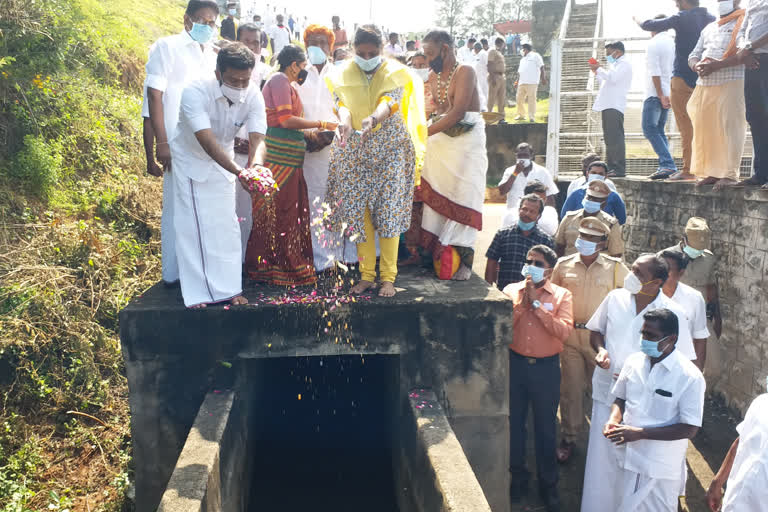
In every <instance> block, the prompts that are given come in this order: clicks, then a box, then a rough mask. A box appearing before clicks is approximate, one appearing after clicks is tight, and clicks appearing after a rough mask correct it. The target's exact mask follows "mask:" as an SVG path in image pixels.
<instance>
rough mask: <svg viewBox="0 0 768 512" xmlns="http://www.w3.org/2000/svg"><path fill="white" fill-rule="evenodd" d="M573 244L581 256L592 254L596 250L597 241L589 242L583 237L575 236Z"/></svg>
mask: <svg viewBox="0 0 768 512" xmlns="http://www.w3.org/2000/svg"><path fill="white" fill-rule="evenodd" d="M575 245H576V250H577V251H579V254H581V255H582V256H592V255H593V254H595V253H596V252H597V242H590V241H589V240H584V239H583V238H577V239H576V243H575Z"/></svg>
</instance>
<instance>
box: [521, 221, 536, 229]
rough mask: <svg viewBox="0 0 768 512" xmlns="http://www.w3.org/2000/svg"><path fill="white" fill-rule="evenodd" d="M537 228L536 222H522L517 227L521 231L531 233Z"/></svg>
mask: <svg viewBox="0 0 768 512" xmlns="http://www.w3.org/2000/svg"><path fill="white" fill-rule="evenodd" d="M534 226H536V221H535V220H534V221H533V222H523V221H522V220H518V221H517V227H519V228H520V230H521V231H530V230H532V229H533V228H534Z"/></svg>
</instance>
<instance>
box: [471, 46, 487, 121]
mask: <svg viewBox="0 0 768 512" xmlns="http://www.w3.org/2000/svg"><path fill="white" fill-rule="evenodd" d="M474 53H475V64H474V66H475V74H476V75H477V92H478V93H479V95H480V112H486V111H487V110H488V52H487V51H485V50H483V45H482V44H481V43H475V52H474Z"/></svg>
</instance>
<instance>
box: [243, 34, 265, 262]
mask: <svg viewBox="0 0 768 512" xmlns="http://www.w3.org/2000/svg"><path fill="white" fill-rule="evenodd" d="M237 40H238V41H239V42H241V43H243V44H244V45H245V46H246V47H247V48H248V49H249V50H251V51H252V52H253V54H254V55H255V56H256V65H255V66H254V67H253V71H252V72H251V83H252V84H253V85H254V86H256V87H258V88H259V89H261V84H262V83H263V82H264V81H265V80H266V79H267V78H268V77H269V74H270V72H271V71H272V68H271V67H270V66H268V65H267V64H265V63H263V62H261V58H260V56H261V50H262V47H261V41H262V31H261V29H260V28H259V26H258V25H256V24H254V23H246V24H243V25H240V26H239V27H237ZM264 151H265V148H264V147H263V146H262V147H259V148H256V154H257V155H259V161H261V160H263V154H264ZM249 155H250V147H249V142H248V132H247V130H246V127H245V126H242V127H240V131H239V132H237V136H236V137H235V163H236V164H237V165H239V166H241V167H245V166H246V165H247V164H248V156H249ZM235 189H236V193H235V194H236V205H235V211H236V213H237V218H238V220H239V222H240V242H241V247H242V254H243V256H242V258H243V262H245V249H246V246H247V245H248V239H249V238H250V237H251V229H252V228H253V203H252V201H251V194H250V192H249V191H247V190H245V188H244V187H235Z"/></svg>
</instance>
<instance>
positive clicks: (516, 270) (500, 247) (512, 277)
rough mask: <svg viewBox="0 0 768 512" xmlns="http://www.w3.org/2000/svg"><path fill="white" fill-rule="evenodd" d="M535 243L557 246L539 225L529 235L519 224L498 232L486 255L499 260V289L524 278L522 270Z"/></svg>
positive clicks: (551, 246)
mask: <svg viewBox="0 0 768 512" xmlns="http://www.w3.org/2000/svg"><path fill="white" fill-rule="evenodd" d="M534 245H546V246H547V247H550V248H552V249H554V248H555V243H554V242H553V241H552V237H550V236H549V235H546V234H544V233H543V232H542V231H541V230H540V229H539V226H536V227H534V228H533V230H532V231H531V232H530V233H529V234H528V236H525V235H523V232H522V231H521V230H520V228H519V227H518V226H513V227H511V228H505V229H500V230H499V231H497V232H496V236H494V237H493V242H491V245H490V247H488V251H486V253H485V257H486V258H488V259H491V260H496V261H498V262H499V277H498V280H497V285H498V287H499V290H503V289H504V287H505V286H507V285H508V284H510V283H517V282H519V281H522V280H523V275H522V274H521V273H520V271H521V270H523V265H524V264H525V259H526V257H527V256H528V251H530V250H531V247H533V246H534Z"/></svg>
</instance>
